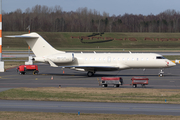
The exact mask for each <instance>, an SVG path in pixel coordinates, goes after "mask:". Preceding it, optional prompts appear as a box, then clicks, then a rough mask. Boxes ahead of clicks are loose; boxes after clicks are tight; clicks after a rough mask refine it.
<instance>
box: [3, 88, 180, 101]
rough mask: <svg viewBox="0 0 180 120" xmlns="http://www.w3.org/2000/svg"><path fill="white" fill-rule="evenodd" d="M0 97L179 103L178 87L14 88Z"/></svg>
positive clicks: (42, 99)
mask: <svg viewBox="0 0 180 120" xmlns="http://www.w3.org/2000/svg"><path fill="white" fill-rule="evenodd" d="M0 99H7V100H39V101H83V102H125V103H165V99H166V103H171V104H180V90H179V89H173V90H172V89H146V88H73V87H72V88H70V87H67V88H53V87H46V88H15V89H10V90H7V91H3V92H1V93H0Z"/></svg>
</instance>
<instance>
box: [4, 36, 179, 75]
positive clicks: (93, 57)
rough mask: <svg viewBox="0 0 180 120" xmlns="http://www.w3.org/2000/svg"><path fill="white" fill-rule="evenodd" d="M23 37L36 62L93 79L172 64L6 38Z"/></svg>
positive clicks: (35, 39)
mask: <svg viewBox="0 0 180 120" xmlns="http://www.w3.org/2000/svg"><path fill="white" fill-rule="evenodd" d="M7 37H11V38H23V39H25V40H26V42H27V44H28V45H29V46H30V47H31V50H32V51H33V53H34V54H35V56H36V57H34V58H33V59H34V60H35V61H39V62H47V63H49V64H50V66H52V67H59V66H60V67H63V68H70V69H74V70H79V71H87V72H88V76H93V75H94V73H95V72H96V71H113V70H123V69H129V68H143V69H144V68H168V67H173V66H175V65H176V64H174V63H173V62H171V61H170V60H168V59H166V58H164V57H163V56H162V55H159V54H155V53H131V52H129V53H96V52H94V53H67V52H65V51H59V50H56V49H55V48H53V47H52V46H51V45H50V44H49V43H48V42H47V41H46V40H44V39H43V38H42V37H41V36H40V35H39V34H37V33H30V34H23V35H15V36H7Z"/></svg>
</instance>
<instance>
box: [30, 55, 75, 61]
mask: <svg viewBox="0 0 180 120" xmlns="http://www.w3.org/2000/svg"><path fill="white" fill-rule="evenodd" d="M74 59H75V58H74V53H59V54H54V55H50V56H47V57H34V58H33V60H35V61H38V62H48V61H49V60H50V61H52V62H54V63H70V62H73V61H74Z"/></svg>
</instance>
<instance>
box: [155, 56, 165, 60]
mask: <svg viewBox="0 0 180 120" xmlns="http://www.w3.org/2000/svg"><path fill="white" fill-rule="evenodd" d="M156 59H166V58H165V57H163V56H157V57H156Z"/></svg>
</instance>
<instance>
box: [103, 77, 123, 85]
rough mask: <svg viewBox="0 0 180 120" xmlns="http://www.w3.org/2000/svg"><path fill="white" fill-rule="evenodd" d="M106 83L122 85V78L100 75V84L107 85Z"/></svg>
mask: <svg viewBox="0 0 180 120" xmlns="http://www.w3.org/2000/svg"><path fill="white" fill-rule="evenodd" d="M108 85H113V86H114V87H119V86H120V85H123V79H122V78H121V77H101V86H102V87H107V86H108Z"/></svg>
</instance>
